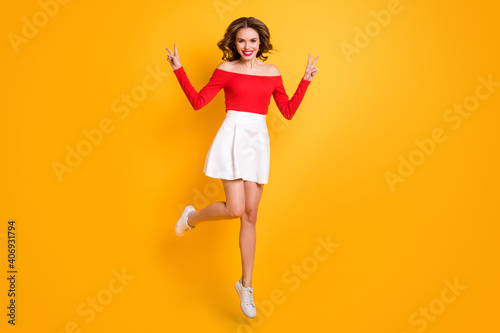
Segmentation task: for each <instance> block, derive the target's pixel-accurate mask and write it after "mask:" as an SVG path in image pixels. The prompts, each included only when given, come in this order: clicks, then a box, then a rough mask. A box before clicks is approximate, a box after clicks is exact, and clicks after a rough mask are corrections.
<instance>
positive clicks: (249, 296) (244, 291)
mask: <svg viewBox="0 0 500 333" xmlns="http://www.w3.org/2000/svg"><path fill="white" fill-rule="evenodd" d="M234 288H236V292H237V293H238V295H239V296H240V306H241V310H242V311H243V313H244V314H245V316H247V317H248V318H254V317H255V316H256V315H257V309H256V308H255V304H253V288H252V287H247V288H245V287H243V284H242V282H241V279H240V280H239V281H238V282H236V284H235V285H234Z"/></svg>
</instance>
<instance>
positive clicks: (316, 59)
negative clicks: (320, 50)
mask: <svg viewBox="0 0 500 333" xmlns="http://www.w3.org/2000/svg"><path fill="white" fill-rule="evenodd" d="M318 58H319V56H317V57H316V58H315V59H314V61H313V63H312V65H313V66H314V64H315V63H316V61H318Z"/></svg>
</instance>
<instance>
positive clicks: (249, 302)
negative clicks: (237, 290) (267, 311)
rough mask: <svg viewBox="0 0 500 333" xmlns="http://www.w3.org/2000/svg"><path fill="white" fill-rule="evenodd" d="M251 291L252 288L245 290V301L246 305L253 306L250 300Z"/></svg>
mask: <svg viewBox="0 0 500 333" xmlns="http://www.w3.org/2000/svg"><path fill="white" fill-rule="evenodd" d="M252 291H253V290H247V299H246V303H247V305H251V306H252V307H253V308H254V307H255V305H254V304H253V302H252Z"/></svg>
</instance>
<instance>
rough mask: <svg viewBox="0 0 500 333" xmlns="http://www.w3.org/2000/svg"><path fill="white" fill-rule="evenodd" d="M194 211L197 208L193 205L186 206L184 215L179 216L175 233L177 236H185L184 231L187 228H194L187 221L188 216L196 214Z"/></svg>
mask: <svg viewBox="0 0 500 333" xmlns="http://www.w3.org/2000/svg"><path fill="white" fill-rule="evenodd" d="M194 212H195V209H194V207H193V206H191V205H190V206H187V207H186V208H184V211H183V212H182V215H181V217H180V218H179V221H177V223H176V224H175V234H176V235H177V236H179V237H181V236H184V233H185V232H186V230H191V229H193V228H194V227H192V226H190V225H189V224H188V223H187V220H188V217H189V216H190V215H191V214H194Z"/></svg>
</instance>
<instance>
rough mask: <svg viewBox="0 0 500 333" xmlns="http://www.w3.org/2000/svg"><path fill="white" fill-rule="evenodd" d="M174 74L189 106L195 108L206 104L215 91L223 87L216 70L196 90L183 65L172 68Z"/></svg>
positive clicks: (197, 108)
mask: <svg viewBox="0 0 500 333" xmlns="http://www.w3.org/2000/svg"><path fill="white" fill-rule="evenodd" d="M174 74H175V76H176V77H177V80H178V81H179V84H180V85H181V88H182V90H183V91H184V93H185V94H186V97H187V98H188V100H189V102H190V103H191V106H192V107H193V109H195V110H199V109H201V108H202V107H204V106H205V105H207V104H208V103H209V102H210V101H211V100H212V99H213V98H214V97H215V95H217V93H218V92H219V91H220V90H221V89H222V88H223V87H224V80H223V78H222V76H220V75H219V73H218V72H217V71H214V73H213V74H212V77H211V78H210V80H209V81H208V83H207V84H206V85H205V86H204V87H203V88H202V89H201V90H200V92H198V91H196V89H195V88H194V87H193V85H192V84H191V82H190V81H189V79H188V77H187V75H186V72H185V71H184V67H182V66H181V67H179V68H177V69H176V70H174Z"/></svg>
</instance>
